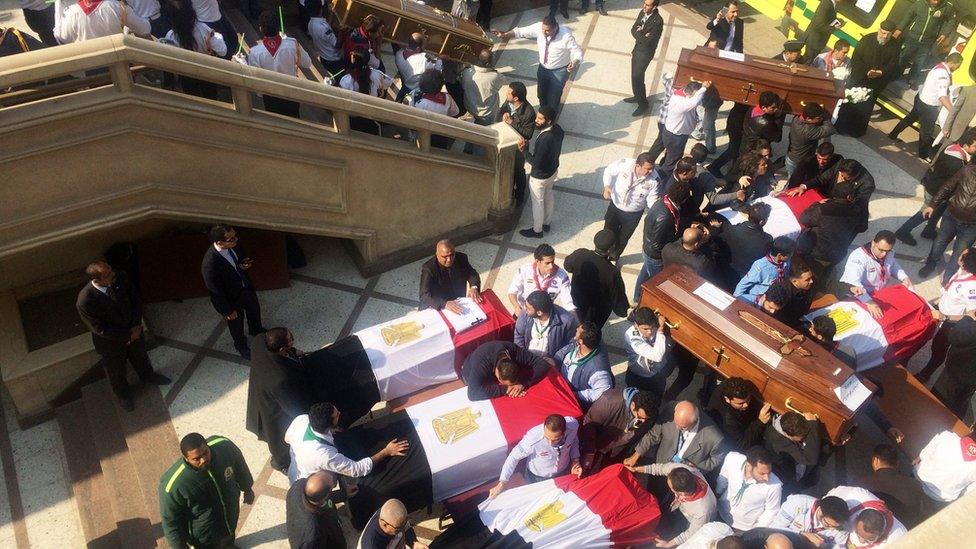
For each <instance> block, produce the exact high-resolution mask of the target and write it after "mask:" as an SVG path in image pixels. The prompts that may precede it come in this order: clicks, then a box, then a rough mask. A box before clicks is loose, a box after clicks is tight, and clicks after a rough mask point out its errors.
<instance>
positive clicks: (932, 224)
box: [895, 191, 949, 233]
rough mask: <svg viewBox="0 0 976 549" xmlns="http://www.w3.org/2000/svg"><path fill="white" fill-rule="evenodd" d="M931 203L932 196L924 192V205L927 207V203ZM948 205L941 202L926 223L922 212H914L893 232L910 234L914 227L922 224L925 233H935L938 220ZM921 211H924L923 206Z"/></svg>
mask: <svg viewBox="0 0 976 549" xmlns="http://www.w3.org/2000/svg"><path fill="white" fill-rule="evenodd" d="M931 201H932V195H931V194H929V193H928V191H926V192H925V204H926V205H928V203H929V202H931ZM948 205H949V203H948V202H943V203H942V204H939V205H938V206H936V208H935V210H934V211H933V212H932V217H930V218H928V220H927V222H926V219H925V218H923V217H922V210H919V211H917V212H915V215H913V216H911V217H909V218H908V219H907V220H905V222H904V223H902V224H901V227H898V230H897V231H895V232H896V233H911V232H912V230H914V229H915V227H918V226H919V225H921V224H922V223H925V230H926V231H932V232H935V230H936V227H937V226H938V224H939V219H941V218H942V214H944V213H945V211H946V207H947V206H948ZM922 209H925V206H922ZM923 232H924V231H923Z"/></svg>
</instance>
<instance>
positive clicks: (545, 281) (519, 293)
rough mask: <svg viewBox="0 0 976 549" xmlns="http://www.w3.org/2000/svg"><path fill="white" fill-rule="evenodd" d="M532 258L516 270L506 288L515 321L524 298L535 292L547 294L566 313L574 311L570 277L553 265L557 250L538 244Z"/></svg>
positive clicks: (519, 313)
mask: <svg viewBox="0 0 976 549" xmlns="http://www.w3.org/2000/svg"><path fill="white" fill-rule="evenodd" d="M532 257H533V261H532V262H531V263H526V264H525V265H522V266H521V267H519V270H518V271H516V272H515V276H514V277H513V278H512V283H511V284H510V285H509V286H508V301H509V302H510V303H511V304H512V307H514V308H515V315H514V316H515V318H518V317H519V316H521V314H522V308H523V307H524V306H525V298H527V297H528V296H529V294H531V293H532V292H535V291H541V292H546V293H547V294H549V296H550V297H552V300H553V301H556V300H557V299H558V300H559V302H560V304H561V305H562V306H563V308H564V309H566V310H567V311H575V310H576V306H575V305H573V295H572V293H571V289H572V287H571V284H570V280H569V274H568V273H567V272H566V271H565V270H563V269H560V268H559V265H556V250H555V249H553V247H552V246H550V245H549V244H539V245H538V246H536V248H535V252H533V254H532Z"/></svg>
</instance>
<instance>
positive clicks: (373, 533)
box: [357, 499, 426, 549]
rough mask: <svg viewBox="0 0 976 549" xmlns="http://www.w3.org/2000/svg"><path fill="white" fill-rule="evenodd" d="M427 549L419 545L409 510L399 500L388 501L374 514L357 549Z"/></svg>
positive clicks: (360, 538)
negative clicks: (408, 514) (408, 548)
mask: <svg viewBox="0 0 976 549" xmlns="http://www.w3.org/2000/svg"><path fill="white" fill-rule="evenodd" d="M407 547H410V548H412V549H426V546H425V545H423V544H421V543H417V534H416V533H414V531H413V527H412V526H411V525H410V520H409V518H408V517H407V508H406V507H405V506H404V505H403V503H402V502H401V501H400V500H398V499H391V500H387V502H386V503H384V504H383V507H380V510H379V511H377V512H375V513H373V516H372V517H370V519H369V522H367V523H366V528H364V529H363V534H362V535H361V536H360V537H359V544H358V545H357V549H405V548H407Z"/></svg>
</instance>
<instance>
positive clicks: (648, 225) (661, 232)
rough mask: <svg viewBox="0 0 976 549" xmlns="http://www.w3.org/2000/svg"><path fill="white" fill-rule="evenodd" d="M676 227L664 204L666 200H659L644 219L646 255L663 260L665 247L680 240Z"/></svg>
mask: <svg viewBox="0 0 976 549" xmlns="http://www.w3.org/2000/svg"><path fill="white" fill-rule="evenodd" d="M675 225H676V223H675V218H674V216H673V215H672V214H671V212H670V211H669V210H668V207H667V206H666V205H665V204H664V199H663V198H661V199H658V201H657V202H655V203H654V204H653V205H651V207H650V208H649V209H648V210H647V215H646V216H645V219H644V254H645V255H647V256H648V257H651V258H654V259H661V250H663V249H664V246H666V245H667V244H668V243H669V242H673V241H674V240H676V239H677V238H678V229H677V228H676V226H675Z"/></svg>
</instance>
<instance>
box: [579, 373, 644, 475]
mask: <svg viewBox="0 0 976 549" xmlns="http://www.w3.org/2000/svg"><path fill="white" fill-rule="evenodd" d="M660 406H661V401H660V398H659V397H658V396H657V395H655V394H654V393H652V392H651V391H639V390H637V389H635V388H633V387H626V388H624V387H621V388H618V389H610V390H608V391H604V393H603V394H602V395H600V398H598V399H596V402H594V403H593V405H592V406H590V409H589V410H587V411H586V415H585V416H583V425H582V426H581V427H580V444H581V447H582V450H581V452H582V454H583V461H582V464H583V470H584V471H587V472H589V471H591V470H599V469H600V468H601V467H602V466H604V465H609V464H612V463H619V462H620V461H622V460H623V459H624V458H625V457H627V456H629V455H630V454H631V453H632V452H633V448H634V445H635V444H637V442H638V441H639V440H640V439H641V438H642V437H643V435H644V433H645V432H647V431H648V430H650V428H651V427H652V426H653V425H654V423H655V422H656V421H657V414H658V408H660ZM594 466H596V467H595V468H594Z"/></svg>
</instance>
